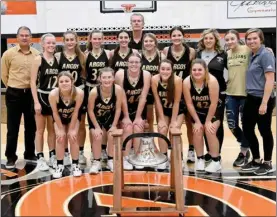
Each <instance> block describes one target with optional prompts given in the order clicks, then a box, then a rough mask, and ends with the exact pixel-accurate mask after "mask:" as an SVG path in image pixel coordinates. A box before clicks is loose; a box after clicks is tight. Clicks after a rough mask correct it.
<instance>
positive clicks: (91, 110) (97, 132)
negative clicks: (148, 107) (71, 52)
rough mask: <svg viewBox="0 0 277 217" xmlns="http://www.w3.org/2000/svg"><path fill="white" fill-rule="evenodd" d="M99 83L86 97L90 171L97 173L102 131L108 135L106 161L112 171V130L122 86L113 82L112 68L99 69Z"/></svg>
mask: <svg viewBox="0 0 277 217" xmlns="http://www.w3.org/2000/svg"><path fill="white" fill-rule="evenodd" d="M99 71H100V74H99V81H100V85H99V86H96V87H94V88H93V89H92V90H91V92H90V94H89V98H88V114H89V118H90V120H91V122H92V124H90V126H89V129H90V133H91V134H92V138H93V141H92V151H93V155H94V161H93V162H92V166H91V168H90V173H92V174H97V173H98V172H99V170H101V162H100V158H101V142H102V137H103V136H104V135H103V134H104V133H107V134H108V135H107V136H108V142H107V145H108V162H107V167H108V169H110V170H111V171H113V138H112V131H113V130H115V129H117V128H116V126H117V123H118V119H119V116H120V113H121V103H122V101H121V100H122V94H123V91H122V88H121V87H120V86H119V85H116V84H114V80H115V79H114V70H113V69H111V68H108V67H107V68H103V69H100V70H99Z"/></svg>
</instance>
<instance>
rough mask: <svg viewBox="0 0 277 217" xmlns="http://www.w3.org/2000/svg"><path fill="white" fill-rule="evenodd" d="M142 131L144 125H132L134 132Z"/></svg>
mask: <svg viewBox="0 0 277 217" xmlns="http://www.w3.org/2000/svg"><path fill="white" fill-rule="evenodd" d="M143 131H144V127H141V126H138V125H134V133H142V132H143Z"/></svg>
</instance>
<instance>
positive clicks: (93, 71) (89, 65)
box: [86, 49, 109, 85]
mask: <svg viewBox="0 0 277 217" xmlns="http://www.w3.org/2000/svg"><path fill="white" fill-rule="evenodd" d="M108 66H109V59H108V57H107V54H106V52H105V50H104V49H102V52H101V54H100V56H99V57H97V58H95V57H94V56H93V55H92V54H91V52H90V53H89V54H88V57H87V61H86V71H87V78H86V81H87V82H88V83H90V84H92V85H96V84H97V78H98V76H99V69H102V68H104V67H108Z"/></svg>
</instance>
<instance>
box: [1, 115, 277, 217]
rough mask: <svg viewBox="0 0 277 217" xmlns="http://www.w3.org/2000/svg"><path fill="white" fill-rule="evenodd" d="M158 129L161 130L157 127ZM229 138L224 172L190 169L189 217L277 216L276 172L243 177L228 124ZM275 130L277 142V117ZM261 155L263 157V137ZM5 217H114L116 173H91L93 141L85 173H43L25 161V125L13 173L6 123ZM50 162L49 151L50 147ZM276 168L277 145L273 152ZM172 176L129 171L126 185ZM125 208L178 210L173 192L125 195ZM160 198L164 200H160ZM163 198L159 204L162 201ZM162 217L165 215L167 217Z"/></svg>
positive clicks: (186, 183)
mask: <svg viewBox="0 0 277 217" xmlns="http://www.w3.org/2000/svg"><path fill="white" fill-rule="evenodd" d="M155 127H156V126H155ZM224 129H225V137H224V144H223V149H222V165H223V169H222V172H221V173H218V174H212V175H206V174H199V173H195V172H194V168H193V167H194V166H193V165H190V166H186V167H187V169H186V171H185V172H184V176H183V180H184V193H185V205H186V206H187V208H188V209H187V213H186V216H227V217H234V216H235V217H236V216H276V173H275V172H274V173H272V174H269V175H266V176H262V177H257V176H255V175H254V174H253V173H241V172H240V171H239V170H238V169H234V168H233V167H232V163H233V161H234V159H235V158H236V157H237V155H238V153H239V144H238V143H237V142H236V140H235V138H234V136H233V135H232V134H231V132H230V130H229V129H228V126H227V123H226V122H224ZM272 131H273V134H274V141H275V143H276V138H275V135H276V117H275V116H274V117H273V122H272ZM182 133H183V134H182V139H183V143H184V144H183V147H184V151H185V152H184V153H185V156H186V154H187V148H188V143H187V138H186V126H185V125H183V126H182ZM257 135H258V136H259V141H260V144H261V145H260V152H261V155H262V156H263V147H262V141H261V137H260V135H259V133H258V134H257ZM1 143H2V145H1V159H2V160H1V179H2V182H1V216H12V217H13V216H76V217H77V216H78V217H92V216H94V217H101V216H112V215H110V214H109V210H110V207H112V201H113V196H112V192H113V186H112V184H113V174H112V173H111V172H109V171H105V170H104V171H103V172H100V173H99V174H98V175H90V174H88V170H89V167H90V161H89V158H90V150H91V149H90V143H89V139H88V130H87V139H86V144H85V156H86V157H87V166H85V167H83V172H84V174H83V175H82V176H81V177H78V178H74V177H72V176H70V167H69V168H67V169H66V175H65V177H63V178H61V179H58V180H53V179H52V176H51V172H53V170H51V171H47V172H40V171H38V170H37V169H36V164H35V163H34V162H25V161H24V160H22V158H23V152H24V126H23V125H21V126H20V133H19V137H18V149H17V154H18V156H19V158H20V159H21V160H19V162H18V163H17V166H16V168H15V169H13V170H7V169H6V168H5V165H4V164H5V160H6V159H5V144H6V124H1ZM44 152H45V156H46V158H48V148H47V147H45V148H44ZM273 164H274V167H275V164H276V147H275V146H274V151H273ZM169 178H170V177H169V173H168V171H165V172H156V171H148V172H146V171H129V172H125V173H124V180H125V183H127V184H130V185H138V184H139V185H141V184H143V185H146V186H147V185H169V180H170V179H169ZM123 196H124V197H123V206H124V207H131V206H136V207H172V205H173V203H174V197H173V196H172V195H171V194H170V193H169V192H151V193H148V192H146V193H137V192H135V193H124V194H123ZM157 198H158V199H157ZM156 200H157V201H156ZM160 215H161V216H165V215H164V214H163V213H161V214H160Z"/></svg>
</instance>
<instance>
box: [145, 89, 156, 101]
mask: <svg viewBox="0 0 277 217" xmlns="http://www.w3.org/2000/svg"><path fill="white" fill-rule="evenodd" d="M146 104H147V105H153V104H154V95H153V93H152V90H151V89H150V90H149V92H148V94H147V100H146Z"/></svg>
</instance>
